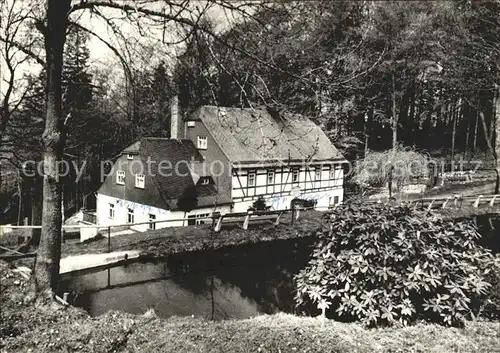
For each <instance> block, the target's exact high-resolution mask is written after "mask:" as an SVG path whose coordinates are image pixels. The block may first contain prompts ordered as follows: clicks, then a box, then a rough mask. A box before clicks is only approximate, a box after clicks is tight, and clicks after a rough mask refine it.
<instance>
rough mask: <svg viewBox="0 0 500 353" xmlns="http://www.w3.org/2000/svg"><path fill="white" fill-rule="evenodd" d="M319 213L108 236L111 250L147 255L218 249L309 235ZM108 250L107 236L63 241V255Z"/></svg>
mask: <svg viewBox="0 0 500 353" xmlns="http://www.w3.org/2000/svg"><path fill="white" fill-rule="evenodd" d="M321 215H322V212H318V211H307V212H301V213H300V216H299V219H298V220H296V221H295V222H294V224H291V219H290V218H291V215H290V214H286V215H283V216H282V218H281V219H280V224H278V225H275V224H273V223H272V222H269V221H266V222H263V223H260V224H250V225H249V227H248V229H247V230H245V229H242V228H241V226H240V225H233V226H231V227H225V228H223V229H222V230H221V231H220V232H217V233H211V232H210V226H209V225H199V226H189V227H168V228H163V229H158V230H154V231H147V232H138V233H132V234H123V235H119V236H116V237H111V238H110V239H109V250H110V251H125V250H137V251H139V252H140V253H141V255H144V256H148V257H162V256H167V255H170V254H176V253H181V252H188V251H198V250H206V249H219V248H222V247H227V246H235V245H241V244H247V243H258V242H263V241H272V240H278V239H281V240H284V239H292V238H301V237H306V236H310V235H311V233H312V232H314V230H316V229H319V228H320V227H322V224H321ZM107 251H108V239H107V237H105V236H104V237H101V238H99V239H94V240H90V241H88V242H85V243H77V242H66V243H63V244H62V256H63V257H66V256H71V255H81V254H98V253H105V252H107Z"/></svg>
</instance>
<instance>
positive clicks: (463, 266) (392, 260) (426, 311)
mask: <svg viewBox="0 0 500 353" xmlns="http://www.w3.org/2000/svg"><path fill="white" fill-rule="evenodd" d="M325 218H326V227H325V230H323V231H320V232H318V234H317V239H316V241H315V245H314V247H313V253H312V258H311V259H310V261H309V264H308V266H307V267H306V268H305V269H304V270H302V271H301V272H300V273H299V274H298V275H297V276H296V278H295V279H296V286H297V293H296V298H295V299H296V303H297V305H298V306H301V305H304V304H311V303H312V304H315V305H316V306H317V308H318V309H323V310H325V312H326V313H327V314H328V315H329V316H332V315H334V314H336V315H338V316H339V317H340V318H342V317H344V318H348V319H352V320H361V321H363V322H364V323H366V324H368V325H380V324H393V323H396V322H400V323H402V324H408V323H411V322H413V321H415V320H418V319H425V320H429V321H433V322H438V323H442V324H447V325H460V324H461V323H462V322H463V321H464V320H466V319H467V318H469V317H471V315H472V314H474V313H477V311H478V309H479V307H480V306H481V299H482V298H483V297H484V294H485V293H486V291H487V288H488V287H489V283H488V282H487V281H486V280H485V276H487V275H488V273H489V271H490V270H491V269H492V268H493V267H494V266H495V265H494V258H493V256H492V255H491V253H490V252H489V251H488V250H486V249H484V248H483V247H481V246H480V245H478V244H476V239H477V238H478V237H479V236H480V235H479V233H478V232H477V229H476V227H475V225H474V224H473V223H472V222H468V221H459V222H453V221H445V220H443V219H442V218H441V217H440V216H439V215H437V214H434V213H430V214H426V213H425V212H424V211H414V210H412V209H410V208H408V207H406V206H396V205H384V204H375V205H358V204H346V205H342V206H340V207H338V208H336V209H335V210H334V211H332V212H331V213H329V214H327V215H325Z"/></svg>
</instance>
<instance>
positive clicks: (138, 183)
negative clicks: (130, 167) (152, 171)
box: [135, 174, 144, 189]
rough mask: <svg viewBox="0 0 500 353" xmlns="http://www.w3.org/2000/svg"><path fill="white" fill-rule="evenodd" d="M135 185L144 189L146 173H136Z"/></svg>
mask: <svg viewBox="0 0 500 353" xmlns="http://www.w3.org/2000/svg"><path fill="white" fill-rule="evenodd" d="M135 187H136V188H139V189H144V174H136V175H135Z"/></svg>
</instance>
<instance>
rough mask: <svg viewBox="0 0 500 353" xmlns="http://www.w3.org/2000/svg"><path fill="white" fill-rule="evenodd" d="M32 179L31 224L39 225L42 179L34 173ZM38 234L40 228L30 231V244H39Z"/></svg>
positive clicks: (40, 218)
mask: <svg viewBox="0 0 500 353" xmlns="http://www.w3.org/2000/svg"><path fill="white" fill-rule="evenodd" d="M33 180H34V181H33V184H34V185H33V193H32V195H31V225H33V226H39V225H41V224H42V202H43V192H42V188H43V179H42V178H41V177H40V176H39V175H35V177H34V179H33ZM40 235H41V229H33V230H32V231H31V245H32V246H38V245H39V244H40Z"/></svg>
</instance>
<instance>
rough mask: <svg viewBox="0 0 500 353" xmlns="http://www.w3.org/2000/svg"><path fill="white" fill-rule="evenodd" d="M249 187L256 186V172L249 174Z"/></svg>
mask: <svg viewBox="0 0 500 353" xmlns="http://www.w3.org/2000/svg"><path fill="white" fill-rule="evenodd" d="M247 185H248V186H249V187H250V186H255V172H249V173H248V182H247Z"/></svg>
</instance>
